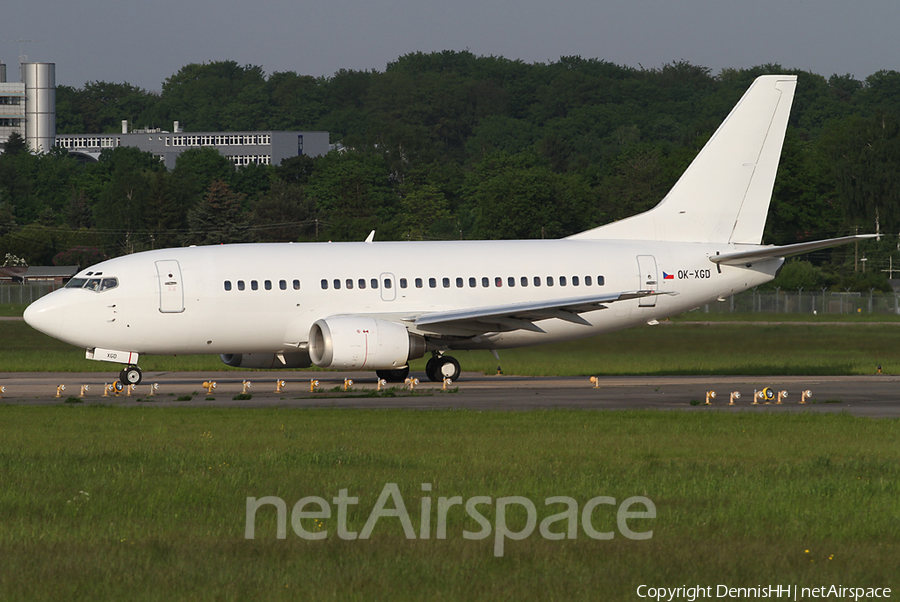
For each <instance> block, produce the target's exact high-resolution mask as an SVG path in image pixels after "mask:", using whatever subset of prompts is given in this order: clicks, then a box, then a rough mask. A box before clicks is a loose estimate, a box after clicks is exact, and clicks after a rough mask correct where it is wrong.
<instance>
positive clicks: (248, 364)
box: [219, 352, 312, 370]
mask: <svg viewBox="0 0 900 602" xmlns="http://www.w3.org/2000/svg"><path fill="white" fill-rule="evenodd" d="M219 357H220V358H222V361H223V362H225V363H226V364H228V365H229V366H233V367H235V368H253V369H257V370H258V369H264V370H268V369H271V370H281V369H284V368H309V367H310V366H312V362H311V361H310V360H309V354H308V353H296V352H295V353H223V354H221V355H219Z"/></svg>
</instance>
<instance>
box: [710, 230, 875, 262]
mask: <svg viewBox="0 0 900 602" xmlns="http://www.w3.org/2000/svg"><path fill="white" fill-rule="evenodd" d="M876 236H878V234H857V235H855V236H844V237H842V238H829V239H827V240H814V241H811V242H798V243H797V244H793V245H784V246H783V247H762V248H758V249H754V250H753V251H740V252H738V253H726V254H725V255H712V256H710V258H709V260H710V261H711V262H713V263H718V264H724V265H744V264H748V263H753V262H754V261H760V260H763V259H774V258H776V257H791V256H793V255H802V254H803V253H809V252H810V251H817V250H819V249H828V248H831V247H837V246H840V245H846V244H848V243H851V242H855V241H858V240H864V239H867V238H875V237H876Z"/></svg>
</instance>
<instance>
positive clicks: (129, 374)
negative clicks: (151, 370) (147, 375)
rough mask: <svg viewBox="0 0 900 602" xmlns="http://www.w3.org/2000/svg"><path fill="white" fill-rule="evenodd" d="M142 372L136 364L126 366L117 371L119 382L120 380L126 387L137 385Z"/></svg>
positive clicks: (139, 382)
mask: <svg viewBox="0 0 900 602" xmlns="http://www.w3.org/2000/svg"><path fill="white" fill-rule="evenodd" d="M142 377H143V374H142V373H141V369H140V368H138V367H137V366H126V367H125V368H123V369H122V371H121V372H119V382H121V383H122V384H123V385H125V386H126V387H127V386H128V385H139V384H141V378H142Z"/></svg>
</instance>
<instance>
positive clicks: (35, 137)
mask: <svg viewBox="0 0 900 602" xmlns="http://www.w3.org/2000/svg"><path fill="white" fill-rule="evenodd" d="M22 81H23V82H24V83H25V141H26V142H27V143H28V146H29V148H31V149H32V150H33V151H36V152H42V153H46V152H47V151H49V150H50V149H51V148H53V146H54V145H55V144H56V63H22Z"/></svg>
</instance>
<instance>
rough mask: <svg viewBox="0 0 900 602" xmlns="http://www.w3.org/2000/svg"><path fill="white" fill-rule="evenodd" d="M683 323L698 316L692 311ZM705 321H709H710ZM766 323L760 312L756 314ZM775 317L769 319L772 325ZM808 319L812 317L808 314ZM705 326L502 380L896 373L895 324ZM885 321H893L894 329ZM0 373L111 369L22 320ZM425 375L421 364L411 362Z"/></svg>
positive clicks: (602, 345)
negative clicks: (624, 376)
mask: <svg viewBox="0 0 900 602" xmlns="http://www.w3.org/2000/svg"><path fill="white" fill-rule="evenodd" d="M691 315H692V316H699V317H704V316H703V314H698V313H696V312H695V313H694V314H691ZM710 315H713V314H710ZM763 315H764V316H765V314H763ZM784 315H785V314H779V315H778V316H773V315H771V314H770V315H768V317H769V318H772V319H775V318H777V317H780V316H784ZM810 317H813V316H810ZM772 319H769V320H761V321H762V322H763V323H741V324H731V323H728V322H727V321H723V322H721V323H715V324H713V325H707V324H704V323H700V322H698V321H694V320H690V319H688V318H686V317H682V318H679V319H678V320H675V321H673V322H672V323H669V324H661V325H659V326H652V327H651V326H639V327H637V328H632V329H628V330H623V331H620V332H614V333H610V334H605V335H600V336H596V337H592V338H589V339H583V340H580V341H570V342H567V343H561V344H555V345H543V346H539V347H530V348H523V349H512V350H504V351H501V352H500V359H501V367H502V368H503V371H504V373H505V374H521V375H538V376H542V375H561V376H578V375H580V376H592V375H625V374H635V375H641V374H646V375H661V374H689V375H690V374H743V375H782V374H801V375H825V374H831V375H841V374H872V373H874V372H875V370H876V366H879V365H880V366H882V370H883V371H884V373H886V374H900V345H898V344H897V340H898V337H900V326H894V325H892V324H891V325H888V324H885V323H880V322H879V323H875V324H871V323H864V322H859V320H860V318H858V317H856V316H847V317H846V318H845V320H844V322H845V323H844V324H842V325H840V326H831V325H817V324H816V323H814V322H811V323H802V324H797V323H794V324H790V325H784V324H781V323H777V322H772ZM896 321H897V320H896V319H894V320H892V322H896ZM0 340H2V341H3V342H4V343H3V345H2V346H0V372H33V371H48V372H80V371H104V370H105V371H110V372H116V371H117V369H118V367H117V366H116V365H115V364H105V363H103V362H94V361H90V360H86V359H84V351H83V350H81V349H77V348H75V347H72V346H70V345H66V344H65V343H61V342H59V341H56V340H54V339H51V338H49V337H47V336H45V335H42V334H40V333H38V332H36V331H34V330H32V329H31V328H30V327H29V326H28V325H27V324H25V323H24V322H8V321H6V322H0ZM454 355H455V356H456V357H457V359H459V361H460V363H461V364H462V366H463V370H474V371H480V372H485V373H488V374H493V373H494V372H495V371H496V369H497V361H496V360H495V359H494V357H493V356H492V355H491V354H490V353H488V352H486V351H479V352H475V351H473V352H457V353H454ZM140 365H141V368H142V369H144V370H145V371H155V370H166V371H171V370H200V371H203V370H222V369H226V368H227V367H226V366H225V364H223V363H222V362H221V361H220V360H219V358H218V356H215V355H205V356H179V357H174V356H144V357H142V358H141V361H140ZM412 368H413V370H419V371H421V370H424V369H425V361H424V359H422V360H417V361H414V362H413V363H412Z"/></svg>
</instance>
